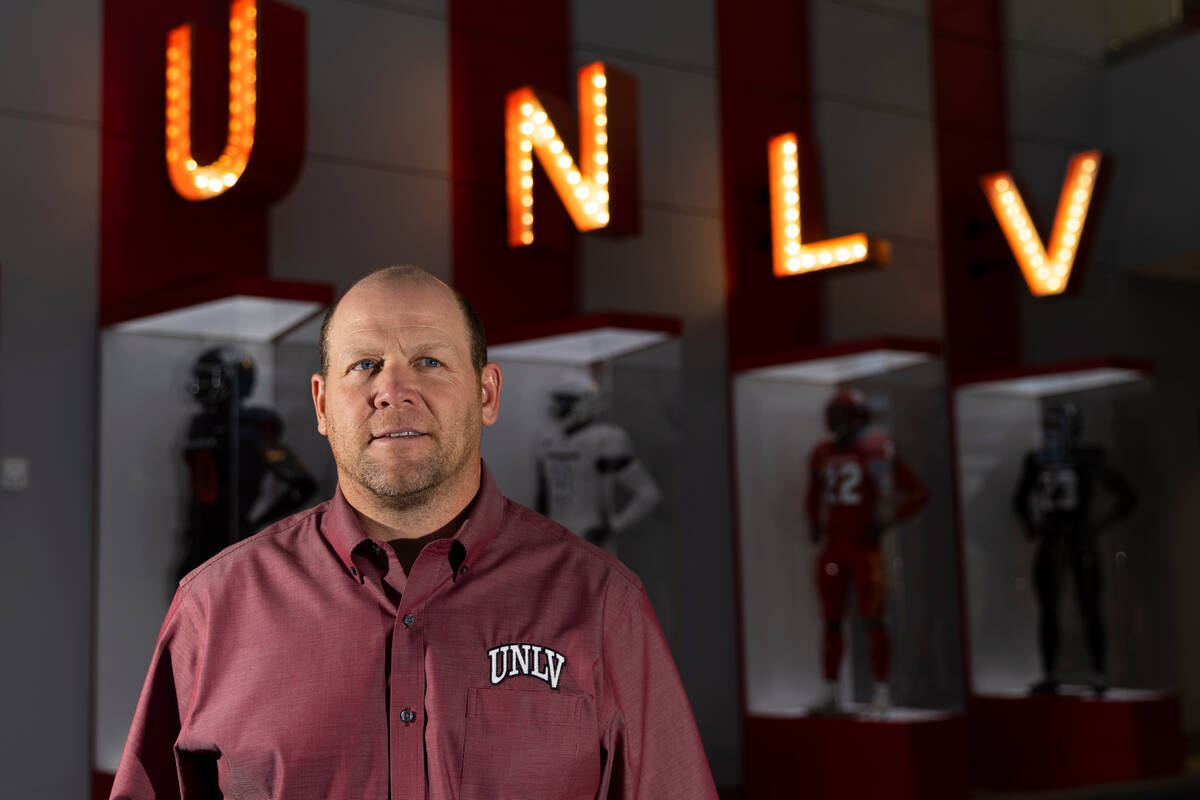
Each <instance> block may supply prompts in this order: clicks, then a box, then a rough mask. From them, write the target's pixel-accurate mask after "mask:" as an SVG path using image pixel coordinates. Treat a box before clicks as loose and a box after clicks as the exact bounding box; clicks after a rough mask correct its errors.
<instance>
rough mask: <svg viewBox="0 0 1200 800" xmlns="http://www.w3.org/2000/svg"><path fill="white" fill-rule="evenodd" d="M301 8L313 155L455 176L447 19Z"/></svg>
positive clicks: (312, 3)
mask: <svg viewBox="0 0 1200 800" xmlns="http://www.w3.org/2000/svg"><path fill="white" fill-rule="evenodd" d="M297 5H300V6H301V7H304V8H306V9H307V11H308V40H309V71H308V85H309V106H308V112H309V113H308V120H309V121H308V126H309V127H308V149H309V151H310V152H313V153H321V154H328V155H337V156H344V157H351V158H357V159H364V160H367V161H373V162H382V163H385V164H392V165H402V166H409V167H417V168H421V169H429V170H437V171H445V172H446V173H447V174H448V173H449V159H450V137H449V130H450V127H449V126H450V110H449V109H450V93H449V65H448V58H449V48H448V39H447V36H448V34H447V28H446V23H445V21H444V20H442V19H437V18H434V17H432V16H430V15H428V14H426V13H411V12H409V11H407V10H406V9H405V7H404V6H402V5H400V4H395V5H394V6H389V5H387V4H385V3H373V4H368V3H356V2H346V1H345V0H340V1H339V0H304V1H303V2H300V3H297ZM496 131H497V135H503V133H502V131H503V121H501V120H497V122H496Z"/></svg>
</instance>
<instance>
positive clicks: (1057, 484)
mask: <svg viewBox="0 0 1200 800" xmlns="http://www.w3.org/2000/svg"><path fill="white" fill-rule="evenodd" d="M1082 430H1083V421H1082V419H1081V418H1080V415H1079V411H1078V410H1077V409H1076V408H1075V406H1073V405H1071V404H1069V403H1063V404H1061V405H1055V406H1050V407H1048V408H1046V409H1045V410H1044V411H1043V412H1042V446H1041V449H1040V450H1035V451H1033V452H1030V453H1029V454H1027V455H1026V456H1025V464H1024V468H1023V469H1022V472H1021V479H1020V481H1019V482H1018V484H1017V490H1016V494H1015V496H1014V498H1013V507H1014V509H1015V510H1016V513H1017V516H1018V517H1019V518H1020V520H1021V524H1022V527H1023V528H1024V529H1025V533H1026V534H1027V535H1028V536H1029V537H1030V538H1031V539H1036V540H1037V543H1038V544H1037V553H1036V555H1035V556H1034V563H1033V580H1034V586H1035V587H1036V588H1037V597H1038V605H1039V606H1040V610H1041V617H1040V624H1039V637H1038V640H1039V644H1040V646H1041V655H1042V670H1043V677H1042V679H1041V680H1040V681H1038V682H1037V683H1035V684H1034V685H1033V686H1032V687H1031V691H1033V692H1034V693H1035V694H1053V693H1055V692H1057V691H1058V687H1059V676H1058V671H1057V669H1058V653H1059V645H1060V641H1061V633H1060V629H1059V620H1058V601H1059V594H1060V591H1061V587H1062V582H1063V574H1064V573H1065V572H1066V571H1068V570H1069V571H1070V572H1071V576H1072V578H1073V580H1074V583H1075V592H1076V596H1077V597H1078V600H1079V609H1080V612H1081V613H1082V615H1083V627H1084V633H1085V637H1086V639H1087V648H1088V655H1089V656H1090V658H1091V666H1092V677H1091V685H1092V689H1093V691H1095V693H1096V694H1103V693H1104V692H1105V691H1106V690H1107V689H1108V678H1107V673H1106V658H1107V633H1106V630H1105V625H1104V617H1103V615H1102V613H1101V609H1100V593H1101V584H1100V560H1099V553H1098V550H1097V547H1096V535H1097V534H1098V533H1099V532H1100V531H1101V530H1103V529H1104V528H1106V527H1108V526H1109V525H1111V524H1112V523H1114V522H1116V521H1117V520H1119V519H1121V518H1122V517H1125V516H1127V515H1128V514H1130V513H1132V511H1133V510H1134V508H1136V507H1137V495H1136V494H1134V491H1133V489H1132V487H1130V485H1129V483H1128V481H1126V480H1125V478H1124V477H1123V476H1121V475H1120V474H1119V473H1118V472H1116V471H1115V470H1113V469H1112V468H1111V467H1109V466H1108V465H1107V464H1106V463H1104V462H1105V456H1104V450H1103V449H1102V448H1100V447H1099V446H1096V445H1084V444H1081V443H1080V441H1079V439H1080V434H1081V433H1082ZM1097 484H1099V485H1101V486H1103V487H1104V488H1105V489H1106V490H1108V492H1109V493H1111V495H1112V496H1113V498H1114V500H1115V502H1113V503H1112V505H1111V506H1110V508H1109V509H1108V511H1107V512H1106V513H1105V514H1103V515H1102V516H1101V517H1099V518H1098V519H1095V520H1093V519H1092V515H1091V511H1092V504H1093V502H1094V500H1095V497H1096V489H1097Z"/></svg>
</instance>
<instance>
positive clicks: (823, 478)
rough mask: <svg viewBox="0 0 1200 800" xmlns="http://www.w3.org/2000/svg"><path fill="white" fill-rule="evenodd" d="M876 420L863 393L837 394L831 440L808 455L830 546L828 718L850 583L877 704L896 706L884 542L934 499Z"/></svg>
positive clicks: (814, 502) (824, 605)
mask: <svg viewBox="0 0 1200 800" xmlns="http://www.w3.org/2000/svg"><path fill="white" fill-rule="evenodd" d="M870 419H871V416H870V410H869V409H868V408H867V403H866V400H865V398H864V397H863V395H862V394H861V393H860V392H857V391H849V390H841V391H838V392H837V393H836V394H835V395H834V396H833V398H832V399H831V400H830V401H829V404H828V405H827V406H826V408H825V422H826V425H827V427H828V429H829V433H830V434H831V436H830V437H829V438H827V439H824V440H822V441H821V442H820V443H818V444H817V446H816V447H815V448H814V449H813V451H812V454H811V456H810V457H809V479H808V492H807V498H806V505H807V512H808V521H809V531H810V535H811V536H812V539H813V541H814V542H824V547H823V549H822V550H821V553H820V554H819V555H818V557H817V561H816V575H815V578H816V585H817V593H818V596H819V599H820V604H821V618H822V620H823V622H824V624H825V628H824V634H823V638H822V643H821V666H822V673H823V677H824V679H825V686H824V689H823V691H822V696H821V697H820V699H819V700H818V702H817V704H816V706H814V708H813V710H814V711H817V712H821V713H832V712H836V711H837V710H838V706H839V703H838V691H837V676H838V670H839V668H840V667H841V661H842V651H843V649H844V639H843V634H842V618H843V616H844V615H845V611H846V598H847V594H848V593H849V590H850V585H851V584H854V587H855V591H856V593H857V596H858V605H859V612H860V613H861V614H862V618H863V621H864V622H865V623H866V627H867V637H868V642H869V646H870V656H871V672H872V674H873V676H874V678H875V689H874V693H873V697H872V705H873V706H875V707H876V708H877V709H880V710H882V709H884V708H886V707H887V706H888V705H889V704H890V694H889V690H888V677H889V673H890V669H891V640H890V639H889V637H888V633H887V629H886V628H884V624H883V613H884V601H885V597H886V588H887V587H886V583H885V575H884V563H883V556H882V553H881V552H880V547H879V542H880V538H881V537H882V536H883V534H884V532H885V531H886V530H887V529H888V528H889V527H891V526H892V525H895V524H896V523H899V522H901V521H903V520H905V519H908V518H909V517H911V516H912V515H913V514H916V513H917V511H919V510H920V509H921V507H922V506H923V505H925V502H926V501H927V500H928V498H929V495H928V492H927V491H926V490H925V486H924V485H923V484H922V483H921V481H920V479H919V478H917V476H916V474H915V473H914V472H913V471H912V469H911V468H910V467H909V466H908V464H906V463H905V462H904V461H903V460H902V459H901V458H900V457H899V456H897V455H896V448H895V445H894V443H893V442H892V439H891V437H890V436H888V435H887V434H885V433H867V432H866V427H867V425H868V424H869V423H870Z"/></svg>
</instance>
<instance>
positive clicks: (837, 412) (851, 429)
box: [825, 389, 871, 439]
mask: <svg viewBox="0 0 1200 800" xmlns="http://www.w3.org/2000/svg"><path fill="white" fill-rule="evenodd" d="M870 421H871V410H870V409H869V408H868V407H867V399H866V397H864V396H863V393H862V392H860V391H858V390H856V389H839V390H838V391H837V392H836V393H835V394H834V395H833V397H832V398H830V400H829V403H828V404H827V405H826V406H825V425H826V427H828V428H829V432H830V433H832V434H833V435H834V436H836V437H837V438H839V439H847V438H852V437H854V436H855V435H857V434H858V433H859V432H860V431H862V430H863V429H864V428H866V427H867V424H868V423H870Z"/></svg>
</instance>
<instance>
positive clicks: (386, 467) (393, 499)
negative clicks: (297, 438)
mask: <svg viewBox="0 0 1200 800" xmlns="http://www.w3.org/2000/svg"><path fill="white" fill-rule="evenodd" d="M426 435H428V434H426ZM329 441H330V445H331V449H332V450H333V451H334V454H335V458H334V460H335V461H336V462H337V464H338V467H339V471H344V472H345V473H346V477H347V478H349V479H350V480H352V481H354V482H355V483H357V484H358V485H359V486H361V487H362V488H363V489H365V490H366V491H368V492H370V494H371V495H372V496H373V497H374V498H375V500H376V501H377V502H378V503H380V504H381V505H383V506H385V507H387V508H391V509H394V510H397V511H408V510H411V509H414V508H418V507H420V506H423V505H427V504H428V503H429V502H430V501H431V500H432V499H433V498H435V497H436V496H437V494H438V491H439V490H441V489H442V488H444V487H446V486H447V485H448V484H449V483H450V482H451V479H452V478H453V477H454V476H455V475H457V474H460V473H461V472H462V470H463V469H464V468H465V466H466V463H467V460H468V459H469V458H470V449H469V448H466V447H464V448H463V451H462V452H461V453H449V452H447V451H446V449H445V448H444V447H443V443H442V439H441V438H435V439H434V443H435V444H436V445H437V447H436V448H435V451H434V452H433V454H431V455H430V456H429V457H428V458H426V459H424V460H422V461H418V462H415V463H413V464H412V465H411V466H405V467H400V466H397V465H395V464H381V463H380V462H379V461H378V460H377V459H375V458H374V456H373V455H372V454H371V452H370V447H371V445H367V448H366V449H360V450H358V451H357V452H346V451H348V450H350V448H353V444H352V443H347V442H345V441H343V437H342V436H341V434H340V432H339V431H335V430H330V432H329ZM347 444H349V446H348V447H346V446H345V445H347ZM339 451H341V452H339Z"/></svg>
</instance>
